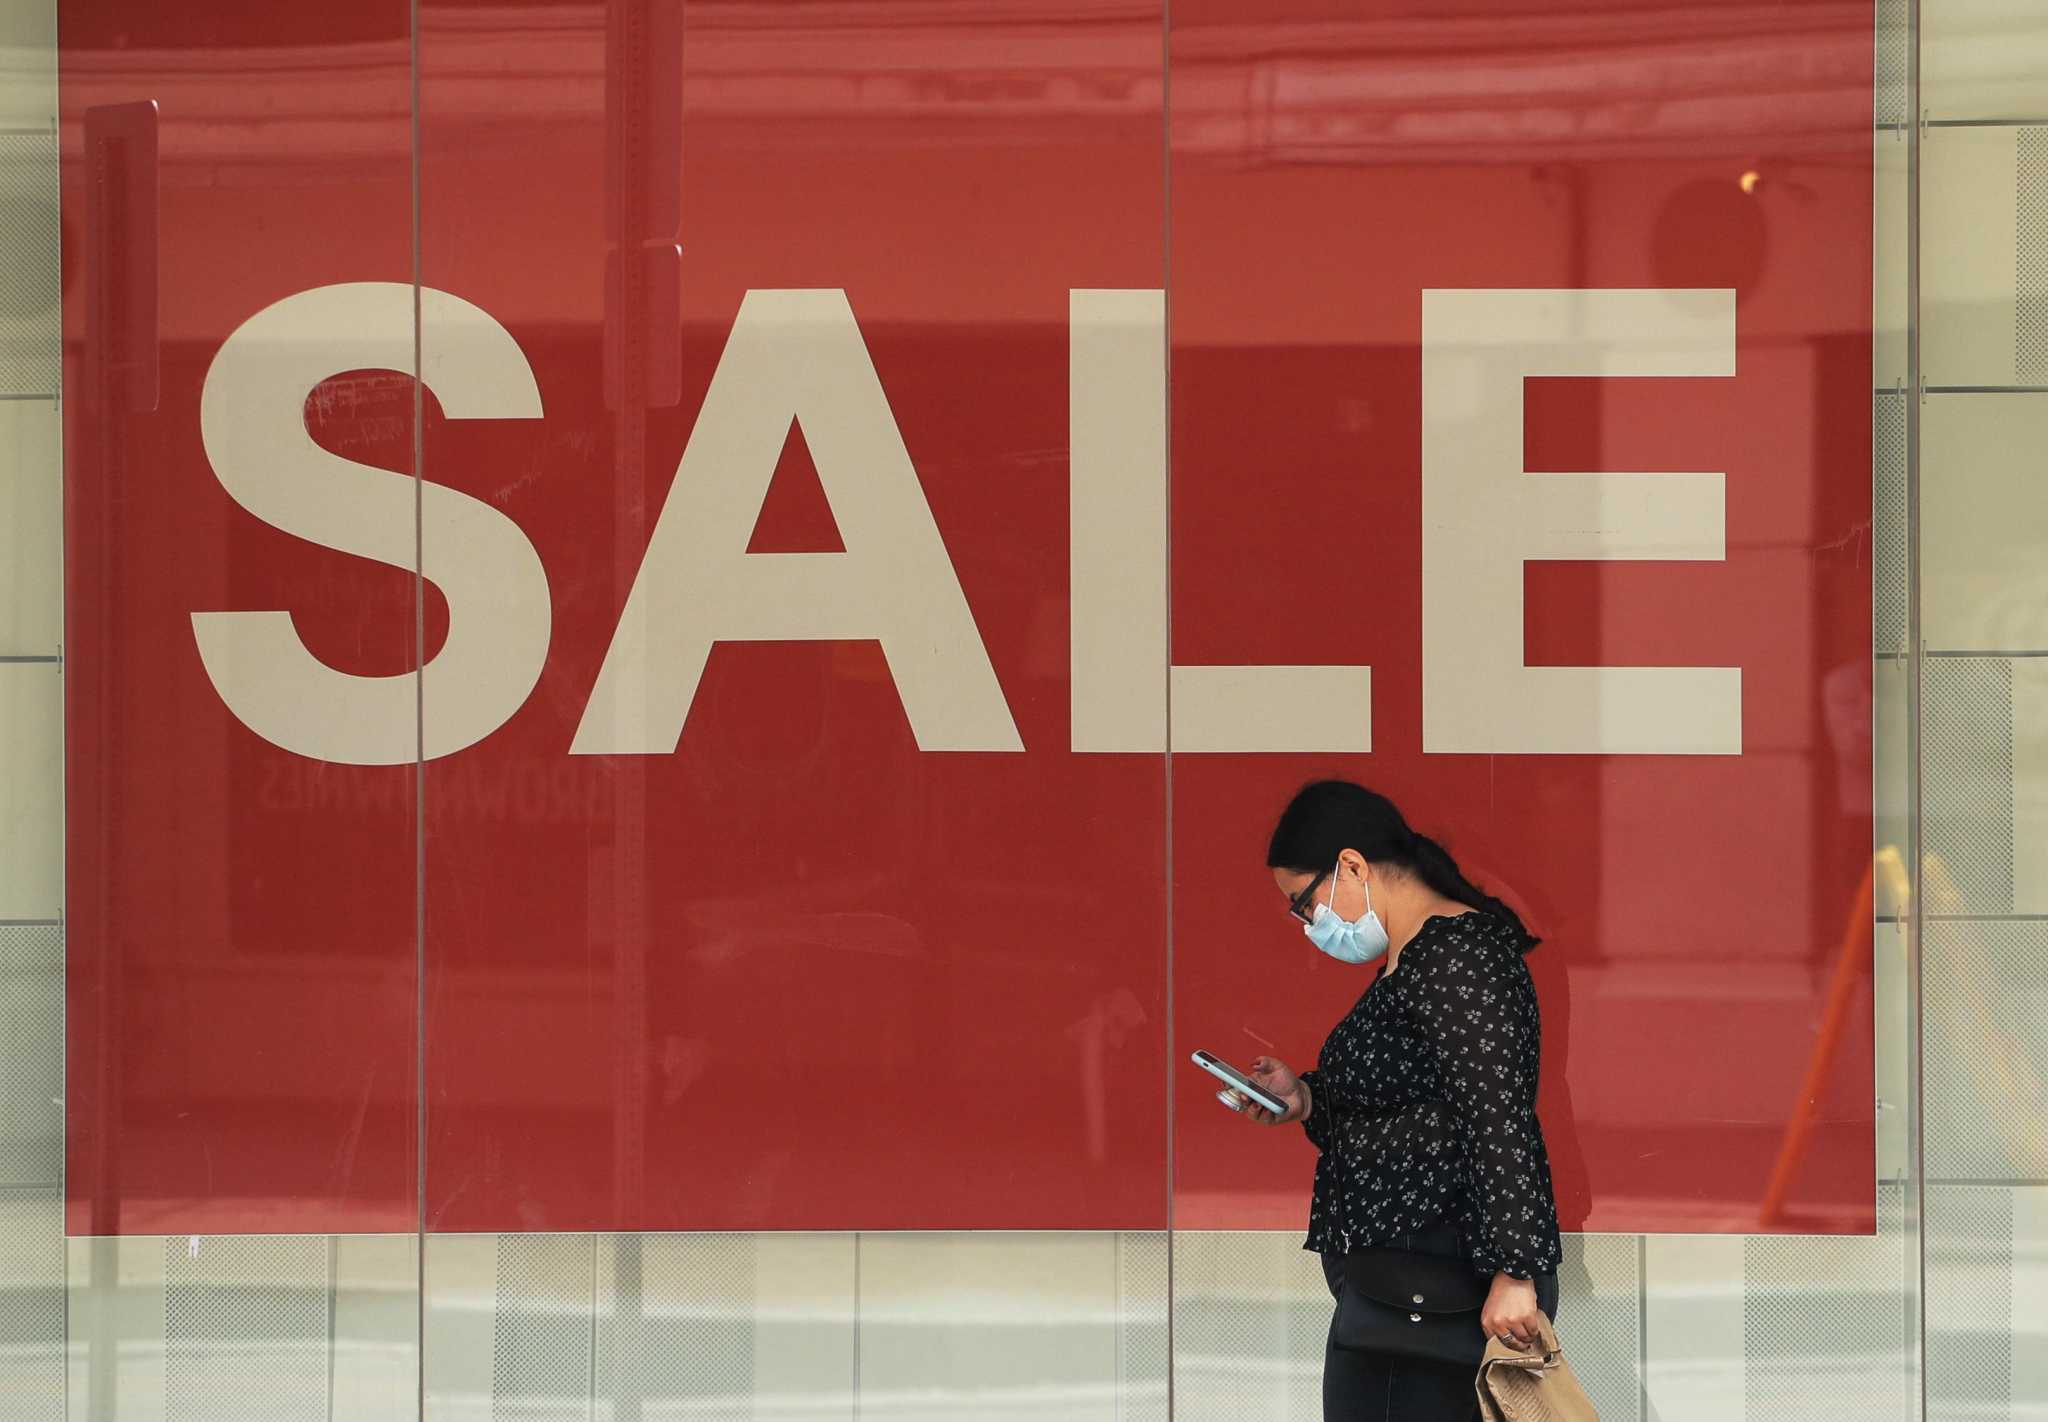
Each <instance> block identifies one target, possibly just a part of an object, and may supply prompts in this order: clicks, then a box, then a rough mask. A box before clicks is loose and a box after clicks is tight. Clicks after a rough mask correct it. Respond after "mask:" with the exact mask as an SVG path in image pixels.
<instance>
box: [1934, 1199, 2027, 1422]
mask: <svg viewBox="0 0 2048 1422" xmlns="http://www.w3.org/2000/svg"><path fill="white" fill-rule="evenodd" d="M2012 1221H2013V1211H2012V1191H2011V1190H2009V1189H2005V1188H2003V1187H1999V1186H1954V1185H1947V1186H1943V1185H1929V1187H1928V1191H1927V1419H1928V1422H1965V1419H1970V1420H1971V1422H1974V1419H1977V1418H1983V1417H2009V1416H2012V1415H2013V1412H2012V1404H2013V1396H2012V1362H2013V1335H2012V1325H2013V1318H2012V1291H2013V1228H2012Z"/></svg>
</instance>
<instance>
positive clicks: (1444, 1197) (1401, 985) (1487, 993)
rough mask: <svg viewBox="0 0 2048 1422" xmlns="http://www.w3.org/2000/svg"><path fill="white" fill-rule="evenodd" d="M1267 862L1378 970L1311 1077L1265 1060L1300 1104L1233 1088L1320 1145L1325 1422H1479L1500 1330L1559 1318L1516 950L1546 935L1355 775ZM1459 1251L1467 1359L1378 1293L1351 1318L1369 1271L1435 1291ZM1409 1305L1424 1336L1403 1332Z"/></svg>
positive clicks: (1530, 1031) (1344, 945)
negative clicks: (1326, 1333)
mask: <svg viewBox="0 0 2048 1422" xmlns="http://www.w3.org/2000/svg"><path fill="white" fill-rule="evenodd" d="M1266 863H1267V867H1268V868H1269V869H1271V870H1272V874H1273V882H1274V883H1275V884H1276V885H1277V886H1278V888H1279V891H1280V893H1281V894H1282V895H1283V896H1284V897H1285V901H1286V905H1287V911H1288V912H1289V913H1291V914H1292V915H1293V916H1294V917H1295V918H1297V919H1299V920H1300V921H1301V925H1302V930H1303V932H1304V933H1305V934H1307V936H1308V938H1309V940H1310V941H1311V942H1312V943H1313V944H1314V945H1315V946H1316V947H1317V948H1318V949H1319V950H1321V951H1322V952H1324V953H1327V954H1329V955H1330V956H1331V957H1333V958H1336V959H1338V960H1339V961H1341V962H1347V963H1356V964H1361V965H1364V964H1371V963H1375V962H1379V968H1378V971H1376V972H1375V973H1374V974H1373V978H1372V981H1371V982H1370V983H1369V984H1368V985H1367V986H1366V988H1365V991H1364V992H1363V993H1362V994H1361V995H1360V997H1359V999H1358V1001H1357V1003H1356V1004H1355V1005H1354V1006H1353V1007H1352V1008H1351V1010H1350V1011H1349V1012H1348V1013H1347V1014H1346V1015H1345V1016H1344V1018H1343V1020H1341V1021H1340V1022H1338V1023H1337V1025H1336V1026H1335V1027H1334V1028H1332V1029H1331V1031H1330V1034H1329V1036H1328V1038H1327V1039H1326V1040H1325V1041H1324V1043H1323V1048H1322V1052H1321V1054H1320V1056H1319V1057H1318V1059H1317V1063H1316V1068H1315V1070H1313V1071H1305V1072H1302V1073H1300V1074H1299V1075H1297V1074H1296V1073H1295V1072H1293V1071H1291V1070H1290V1069H1289V1068H1288V1066H1287V1064H1286V1063H1284V1062H1281V1061H1278V1060H1276V1059H1274V1058H1272V1057H1259V1058H1256V1059H1254V1060H1253V1062H1252V1063H1251V1076H1252V1078H1253V1079H1254V1080H1255V1081H1257V1082H1258V1084H1259V1085H1260V1086H1262V1087H1264V1088H1265V1089H1266V1090H1267V1091H1268V1092H1270V1093H1271V1094H1272V1095H1273V1096H1274V1097H1275V1098H1277V1099H1278V1100H1280V1101H1282V1102H1285V1103H1286V1105H1287V1109H1286V1110H1285V1111H1284V1112H1280V1113H1275V1112H1272V1111H1268V1110H1266V1109H1264V1108H1262V1107H1260V1106H1258V1105H1256V1104H1254V1103H1253V1102H1252V1101H1250V1099H1249V1098H1246V1097H1244V1096H1242V1095H1241V1094H1237V1093H1233V1096H1234V1101H1233V1104H1234V1106H1235V1108H1236V1109H1237V1111H1238V1113H1239V1114H1240V1115H1242V1116H1243V1117H1244V1118H1245V1119H1247V1120H1249V1121H1254V1122H1257V1123H1259V1124H1261V1125H1269V1126H1275V1125H1286V1124H1289V1123H1291V1122H1295V1121H1299V1122H1300V1123H1301V1124H1302V1127H1303V1129H1304V1130H1305V1131H1306V1132H1307V1134H1308V1138H1309V1139H1310V1140H1311V1141H1312V1142H1314V1143H1315V1145H1316V1147H1317V1149H1318V1150H1319V1151H1320V1152H1321V1156H1320V1158H1319V1159H1318V1161H1317V1163H1316V1175H1315V1190H1314V1194H1313V1197H1312V1199H1311V1201H1310V1205H1309V1227H1308V1238H1307V1240H1306V1241H1305V1247H1306V1248H1309V1249H1313V1250H1316V1251H1318V1252H1319V1253H1320V1254H1321V1255H1322V1257H1323V1268H1324V1273H1325V1276H1326V1278H1327V1279H1328V1280H1329V1283H1330V1289H1331V1293H1332V1294H1333V1295H1335V1296H1336V1298H1337V1301H1338V1306H1337V1312H1336V1315H1335V1316H1334V1317H1333V1318H1332V1320H1331V1331H1330V1340H1329V1343H1328V1345H1327V1348H1326V1351H1325V1354H1324V1363H1323V1417H1324V1419H1325V1422H1438V1419H1442V1422H1469V1419H1473V1418H1476V1417H1478V1416H1479V1407H1478V1400H1477V1397H1476V1394H1475V1392H1474V1387H1473V1382H1474V1374H1475V1372H1476V1368H1477V1361H1478V1357H1479V1354H1480V1352H1481V1351H1483V1349H1484V1346H1485V1342H1486V1339H1487V1338H1488V1337H1489V1336H1490V1337H1494V1338H1498V1339H1500V1340H1501V1341H1502V1342H1504V1343H1506V1344H1507V1345H1508V1346H1509V1347H1512V1348H1515V1349H1517V1350H1521V1349H1526V1348H1528V1347H1529V1346H1530V1345H1531V1344H1532V1343H1533V1342H1534V1341H1535V1340H1536V1337H1537V1332H1536V1313H1537V1310H1538V1309H1539V1308H1540V1309H1541V1310H1542V1311H1543V1312H1545V1313H1547V1314H1549V1315H1550V1317H1551V1318H1552V1320H1553V1321H1554V1320H1555V1319H1556V1316H1557V1266H1558V1262H1559V1257H1560V1248H1561V1244H1560V1240H1559V1237H1558V1229H1557V1205H1556V1201H1555V1198H1554V1196H1553V1194H1552V1191H1551V1183H1550V1162H1549V1157H1548V1154H1547V1153H1546V1151H1545V1149H1544V1144H1543V1128H1542V1126H1541V1125H1540V1124H1539V1123H1538V1122H1537V1119H1536V1082H1537V1073H1538V1060H1539V1049H1540V1040H1539V1036H1540V1034H1539V1028H1540V1022H1539V1017H1538V1013H1537V1004H1536V989H1535V985H1534V983H1533V982H1532V981H1531V979H1530V977H1529V970H1528V967H1527V965H1526V964H1525V963H1524V962H1523V961H1522V960H1523V955H1525V954H1526V953H1527V952H1528V951H1529V950H1530V949H1531V948H1533V947H1535V946H1536V942H1537V940H1536V939H1535V938H1534V937H1532V936H1531V935H1530V934H1529V932H1528V931H1527V930H1526V929H1525V928H1524V927H1523V926H1522V921H1521V919H1520V918H1519V917H1517V916H1516V914H1515V912H1514V910H1513V909H1511V908H1509V907H1508V906H1507V905H1506V904H1504V903H1502V902H1500V900H1498V899H1496V898H1494V897H1492V896H1491V895H1489V894H1486V893H1484V892H1482V891H1481V890H1480V889H1478V888H1477V887H1475V886H1474V885H1473V884H1472V883H1471V882H1470V881H1468V880H1467V879H1466V878H1465V876H1464V875H1463V874H1462V873H1461V872H1460V871H1459V869H1458V865H1457V862H1456V861H1455V860H1453V859H1452V858H1451V856H1450V855H1449V854H1448V853H1446V852H1445V850H1444V849H1443V847H1442V846H1441V845H1439V844H1437V843H1436V841H1434V840H1432V839H1430V838H1429V837H1428V836H1426V835H1420V834H1417V833H1415V832H1414V831H1413V830H1412V829H1410V828H1409V826H1408V823H1407V821H1406V820H1405V819H1404V818H1403V817H1402V815H1401V812H1400V811H1399V810H1398V809H1396V808H1395V807H1394V805H1393V803H1392V802H1391V801H1389V800H1387V799H1386V798H1385V797H1384V796H1382V795H1378V794H1375V793H1374V792H1372V791H1371V790H1368V789H1366V788H1365V787H1363V786H1361V785H1354V784H1352V783H1351V782H1349V781H1343V780H1323V781H1318V782H1316V783H1315V784H1312V785H1309V786H1307V787H1306V788H1304V789H1303V790H1302V791H1301V792H1300V793H1299V794H1297V795H1296V796H1295V797H1294V799H1293V801H1292V802H1291V803H1290V804H1289V805H1288V806H1287V809H1286V811H1285V812H1284V813H1282V815H1281V816H1280V822H1279V824H1278V825H1277V826H1275V828H1274V830H1273V837H1272V841H1271V844H1270V846H1269V848H1268V851H1267V855H1266ZM1382 959H1384V961H1383V962H1381V961H1380V960H1382ZM1396 1251H1399V1252H1396ZM1450 1260H1459V1261H1463V1263H1464V1264H1465V1266H1466V1267H1467V1269H1469V1271H1470V1275H1466V1274H1465V1273H1464V1271H1460V1270H1453V1271H1452V1272H1451V1274H1450V1279H1451V1282H1452V1284H1453V1286H1462V1287H1463V1288H1465V1289H1467V1290H1469V1292H1470V1295H1471V1297H1472V1298H1473V1299H1474V1300H1475V1301H1476V1300H1478V1299H1480V1298H1481V1297H1483V1303H1481V1305H1480V1307H1479V1313H1478V1320H1479V1321H1478V1323H1477V1324H1476V1325H1475V1324H1472V1323H1471V1322H1470V1317H1471V1316H1470V1315H1469V1314H1466V1315H1463V1317H1462V1319H1461V1320H1460V1321H1459V1323H1458V1325H1457V1326H1458V1328H1459V1329H1460V1330H1462V1331H1469V1332H1470V1333H1471V1334H1472V1335H1473V1336H1472V1338H1471V1339H1470V1340H1462V1339H1454V1340H1453V1344H1454V1346H1455V1347H1457V1348H1462V1347H1463V1346H1464V1344H1465V1343H1466V1342H1467V1341H1469V1346H1470V1350H1471V1351H1470V1356H1471V1358H1472V1363H1471V1365H1469V1366H1467V1365H1464V1364H1463V1363H1461V1362H1451V1361H1443V1360H1440V1359H1433V1358H1427V1357H1422V1356H1418V1351H1419V1350H1418V1348H1417V1347H1416V1346H1414V1341H1413V1340H1418V1339H1420V1338H1422V1337H1423V1336H1424V1330H1423V1328H1422V1327H1421V1325H1422V1324H1423V1323H1424V1321H1425V1317H1426V1316H1425V1315H1424V1314H1421V1313H1417V1314H1415V1315H1401V1314H1400V1313H1399V1312H1398V1310H1393V1311H1389V1310H1388V1309H1387V1306H1386V1305H1385V1304H1383V1303H1381V1302H1377V1301H1375V1300H1373V1299H1368V1298H1364V1297H1359V1298H1356V1299H1354V1300H1352V1301H1350V1302H1349V1308H1348V1311H1347V1300H1346V1297H1345V1289H1346V1286H1347V1280H1349V1281H1350V1283H1351V1285H1352V1287H1353V1288H1354V1290H1356V1291H1357V1292H1359V1293H1360V1294H1363V1293H1364V1292H1366V1290H1364V1289H1359V1288H1358V1281H1359V1280H1360V1279H1362V1278H1369V1279H1370V1280H1371V1281H1372V1283H1373V1284H1374V1285H1375V1286H1377V1285H1379V1284H1380V1283H1382V1281H1384V1280H1386V1279H1388V1278H1392V1279H1394V1280H1396V1281H1397V1282H1398V1283H1399V1287H1401V1288H1403V1289H1405V1288H1407V1287H1408V1284H1407V1282H1405V1281H1406V1280H1407V1279H1409V1278H1411V1277H1412V1278H1413V1279H1414V1280H1415V1281H1417V1282H1416V1283H1415V1285H1414V1287H1416V1288H1417V1289H1422V1288H1423V1287H1424V1285H1423V1284H1422V1283H1421V1282H1420V1281H1422V1280H1432V1281H1440V1280H1442V1279H1443V1278H1444V1277H1445V1276H1444V1274H1443V1270H1444V1268H1445V1265H1446V1262H1447V1261H1450ZM1411 1266H1412V1267H1411ZM1404 1271H1407V1272H1404ZM1474 1276H1476V1277H1474ZM1482 1285H1483V1287H1482ZM1375 1291H1376V1292H1378V1293H1380V1294H1384V1293H1385V1292H1386V1290H1385V1289H1384V1288H1377V1289H1376V1290H1375ZM1439 1292H1440V1293H1441V1290H1439ZM1403 1297H1404V1299H1405V1297H1406V1296H1405V1295H1404V1296H1403ZM1421 1298H1422V1295H1421V1294H1417V1295H1416V1299H1417V1302H1418V1304H1420V1302H1421ZM1408 1317H1412V1318H1413V1319H1414V1322H1415V1324H1416V1326H1417V1327H1416V1332H1414V1333H1413V1334H1408V1333H1404V1332H1403V1331H1402V1327H1401V1325H1402V1323H1404V1322H1405V1321H1406V1319H1407V1318H1408ZM1431 1322H1432V1323H1434V1322H1436V1320H1431ZM1433 1336H1435V1337H1438V1338H1439V1339H1440V1338H1441V1337H1442V1334H1441V1333H1440V1332H1438V1333H1435V1334H1434V1335H1433ZM1347 1339H1348V1340H1349V1341H1348V1342H1347ZM1360 1339H1364V1340H1366V1341H1365V1342H1364V1343H1363V1344H1361V1343H1360V1341H1359V1340H1360ZM1420 1351H1426V1349H1425V1350H1420Z"/></svg>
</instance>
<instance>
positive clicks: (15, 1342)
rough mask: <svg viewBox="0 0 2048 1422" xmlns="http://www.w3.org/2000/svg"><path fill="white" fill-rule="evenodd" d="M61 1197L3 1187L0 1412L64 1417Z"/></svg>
mask: <svg viewBox="0 0 2048 1422" xmlns="http://www.w3.org/2000/svg"><path fill="white" fill-rule="evenodd" d="M64 1289H65V1281H64V1202H63V1197H62V1193H61V1192H60V1191H59V1190H58V1189H56V1188H55V1187H46V1188H43V1189H37V1190H7V1189H0V1416H4V1417H5V1418H6V1419H7V1422H64V1391H65V1364H66V1360H65V1353H64V1326H65V1317H64V1315H65V1298H64Z"/></svg>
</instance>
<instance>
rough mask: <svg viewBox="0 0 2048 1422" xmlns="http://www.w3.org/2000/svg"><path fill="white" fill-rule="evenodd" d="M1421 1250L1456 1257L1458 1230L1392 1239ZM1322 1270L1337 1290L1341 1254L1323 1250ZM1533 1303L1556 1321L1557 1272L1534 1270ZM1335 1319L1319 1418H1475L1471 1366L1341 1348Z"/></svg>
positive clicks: (1446, 1421)
mask: <svg viewBox="0 0 2048 1422" xmlns="http://www.w3.org/2000/svg"><path fill="white" fill-rule="evenodd" d="M1393 1242H1394V1243H1395V1244H1397V1245H1399V1246H1400V1247H1401V1248H1403V1249H1413V1250H1415V1251H1417V1252H1418V1253H1423V1254H1447V1255H1451V1256H1453V1257H1459V1256H1461V1255H1462V1253H1463V1251H1462V1250H1460V1249H1459V1247H1458V1235H1457V1231H1456V1230H1455V1229H1454V1228H1452V1226H1451V1224H1450V1222H1449V1221H1448V1220H1440V1221H1438V1222H1437V1223H1435V1224H1433V1225H1428V1226H1426V1227H1424V1228H1422V1229H1418V1230H1416V1231H1414V1232H1413V1233H1412V1234H1407V1235H1403V1236H1402V1237H1401V1238H1400V1239H1398V1240H1395V1241H1393ZM1323 1276H1324V1277H1325V1278H1326V1279H1327V1280H1328V1281H1329V1284H1330V1293H1331V1294H1332V1295H1333V1296H1335V1295H1337V1294H1338V1293H1339V1292H1340V1291H1341V1290H1342V1288H1343V1284H1344V1260H1343V1257H1342V1256H1341V1255H1337V1254H1325V1255H1324V1256H1323ZM1534 1283H1535V1285H1536V1303H1537V1306H1538V1307H1540V1308H1541V1309H1542V1310H1543V1311H1544V1312H1545V1313H1547V1314H1549V1315H1550V1320H1551V1322H1553V1323H1555V1322H1556V1321H1557V1275H1555V1274H1538V1275H1537V1276H1536V1278H1535V1280H1534ZM1336 1325H1337V1320H1336V1318H1335V1316H1334V1314H1333V1315H1332V1317H1331V1319H1330V1335H1331V1336H1330V1341H1329V1343H1328V1344H1327V1345H1326V1346H1325V1348H1324V1350H1323V1422H1474V1420H1475V1419H1476V1418H1477V1417H1478V1416H1479V1398H1478V1395H1477V1394H1476V1393H1475V1392H1474V1391H1473V1383H1474V1381H1475V1380H1476V1379H1475V1370H1474V1369H1472V1368H1466V1367H1445V1366H1443V1365H1441V1364H1438V1363H1423V1362H1417V1361H1415V1360H1413V1359H1410V1358H1393V1357H1387V1356H1385V1355H1383V1354H1379V1353H1372V1352H1367V1351H1365V1350H1363V1349H1358V1348H1340V1347H1338V1346H1337V1340H1336Z"/></svg>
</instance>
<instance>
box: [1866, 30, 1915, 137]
mask: <svg viewBox="0 0 2048 1422" xmlns="http://www.w3.org/2000/svg"><path fill="white" fill-rule="evenodd" d="M1912 42H1913V34H1912V30H1911V29H1910V28H1909V26H1908V24H1907V3H1906V0H1878V4H1877V63H1876V78H1877V99H1876V104H1875V108H1874V113H1875V117H1876V121H1877V122H1878V123H1880V124H1900V123H1904V122H1906V120H1907V118H1908V116H1909V115H1910V114H1911V113H1912V106H1911V105H1910V104H1909V103H1908V93H1907V89H1906V60H1907V54H1908V51H1909V46H1910V45H1911V44H1912Z"/></svg>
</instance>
